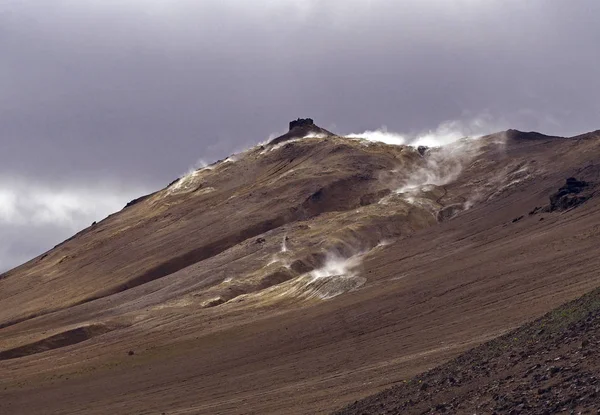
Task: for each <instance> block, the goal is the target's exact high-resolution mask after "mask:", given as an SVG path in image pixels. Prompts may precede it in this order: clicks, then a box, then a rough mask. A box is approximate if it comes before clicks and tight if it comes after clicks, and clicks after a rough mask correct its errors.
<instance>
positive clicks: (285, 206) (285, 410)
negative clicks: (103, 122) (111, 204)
mask: <svg viewBox="0 0 600 415" xmlns="http://www.w3.org/2000/svg"><path fill="white" fill-rule="evenodd" d="M280 144H282V145H280ZM599 158H600V134H598V133H590V134H587V135H582V136H578V137H572V138H568V139H567V138H560V137H553V136H545V135H542V134H538V133H520V132H517V131H515V130H511V131H508V132H500V133H496V134H491V135H488V136H485V137H481V138H478V139H468V138H465V139H463V140H459V141H457V142H455V143H452V144H448V145H446V146H443V147H437V148H429V149H426V151H419V150H418V149H417V148H414V147H412V146H405V145H390V144H384V143H381V142H373V141H368V140H364V139H356V138H347V137H342V136H338V135H335V134H333V133H331V132H329V131H327V130H324V129H322V128H320V127H318V126H316V125H315V124H314V122H313V121H312V120H311V119H298V120H295V121H292V122H291V123H290V131H288V133H286V134H284V135H282V136H281V137H278V138H276V139H274V140H273V141H271V143H269V144H267V145H257V146H256V147H254V148H251V149H249V150H247V151H245V152H243V153H241V154H237V155H234V156H232V157H229V158H227V159H225V160H222V161H220V162H217V163H214V164H213V165H210V166H207V167H204V168H202V169H198V170H195V171H193V172H191V173H189V174H187V175H185V176H184V177H181V178H180V179H178V180H176V181H174V182H172V183H171V184H170V185H169V186H167V187H165V188H164V189H161V190H158V191H157V192H155V193H152V194H150V195H147V196H145V197H141V198H139V199H136V200H135V202H134V203H133V202H132V203H130V204H128V207H127V208H126V209H123V210H122V211H120V212H117V213H115V214H113V215H111V216H109V217H108V218H106V219H104V220H102V221H100V222H98V223H95V224H93V225H92V226H90V227H89V228H87V229H84V230H82V231H81V232H79V233H78V234H76V235H74V236H73V237H72V238H70V239H68V240H67V241H64V242H63V243H61V244H59V245H57V246H56V247H55V248H53V249H51V250H50V251H48V252H46V253H45V254H43V255H40V256H39V257H37V258H35V259H33V260H31V261H29V262H27V263H25V264H23V265H21V266H19V267H17V268H15V269H13V270H11V271H9V272H7V273H5V274H2V275H1V276H0V304H1V307H0V371H1V373H2V374H3V376H2V377H1V378H0V413H15V414H17V413H18V414H39V413H48V414H54V413H86V414H105V413H112V414H130V413H142V412H143V413H158V414H160V413H165V414H171V413H179V414H183V413H189V414H214V413H223V414H245V413H260V414H306V413H328V412H330V411H333V410H336V409H338V408H341V407H344V406H346V405H348V404H351V403H353V402H355V401H357V400H358V399H360V398H363V397H366V396H367V395H370V394H373V393H376V392H379V391H381V390H382V389H384V388H387V387H388V386H391V385H398V386H397V387H402V385H404V384H405V382H404V381H406V383H408V380H409V379H411V378H412V377H413V376H414V375H416V374H419V373H421V372H424V371H426V370H428V369H431V368H433V367H436V366H439V365H441V364H443V363H445V362H447V361H449V360H450V359H452V358H455V357H456V356H458V355H460V354H461V353H462V352H464V351H465V350H468V349H471V348H473V347H475V346H478V345H480V344H482V343H484V342H486V341H488V340H490V339H493V338H496V337H498V336H500V335H502V334H503V333H506V332H507V331H509V330H511V329H513V328H515V327H517V326H520V325H522V324H523V323H525V322H527V321H529V320H531V319H534V318H537V317H539V316H541V315H543V314H544V313H547V312H549V311H550V310H552V309H553V308H554V307H557V306H559V305H560V304H562V303H564V302H566V301H569V300H573V299H575V298H577V297H579V296H581V295H582V294H584V293H586V292H588V291H590V290H591V289H593V288H595V287H597V286H598V285H600V276H599V275H598V273H597V272H596V271H597V269H598V268H600V256H599V255H597V246H598V244H599V243H600V232H598V229H600V202H599V199H598V198H596V197H595V195H596V192H597V189H598V183H600V164H599V163H598V161H597V160H598V159H599ZM561 313H562V312H561ZM560 315H562V314H560ZM594 315H595V314H594ZM549 329H550V328H548V327H546V328H545V330H549ZM527 333H529V332H527ZM523 341H526V340H523ZM503 350H504V349H503ZM541 354H543V353H541ZM553 356H554V354H553ZM558 357H560V356H558ZM589 359H590V360H589V361H590V362H591V361H592V359H595V357H593V355H590V356H589ZM528 363H529V362H528ZM542 363H543V364H544V365H546V363H544V362H542ZM542 363H540V365H541V364H542ZM535 364H538V363H537V362H531V365H530V366H534V365H535ZM552 365H553V366H558V365H560V363H552ZM500 366H502V365H500ZM500 366H498V367H495V368H494V367H489V368H487V369H486V370H488V371H494V370H501V369H502V368H501V367H500ZM504 366H506V365H504ZM504 366H502V367H504ZM540 367H541V366H540ZM536 370H537V369H536ZM553 370H554V369H553ZM561 370H562V369H561ZM458 372H460V370H459V371H458ZM551 372H552V371H551V370H549V371H546V372H544V373H547V374H548V376H550V373H551ZM436 373H437V372H436ZM443 373H447V371H443ZM448 373H449V372H448ZM452 373H455V371H452ZM469 373H471V372H469ZM485 373H486V372H485V371H482V372H481V373H480V374H478V375H477V376H478V377H479V378H481V377H482V376H484V375H485ZM490 373H491V372H490ZM562 373H568V371H567V370H566V369H565V370H564V371H563V372H560V371H558V372H556V371H554V372H552V374H553V375H556V374H558V375H556V376H562V375H561V374H562ZM569 373H570V372H569ZM453 376H454V377H453V379H454V383H452V385H455V384H457V385H460V384H461V383H460V382H462V379H463V378H461V377H460V376H458V375H453ZM465 376H466V375H465ZM423 379H428V381H427V382H428V384H432V385H433V384H435V389H434V390H440V391H441V393H446V391H447V387H446V386H444V385H446V383H447V382H450V381H449V380H447V379H441V380H440V379H438V378H435V383H433V380H431V379H432V378H431V376H429V377H424V378H423ZM465 379H466V378H465ZM502 379H504V378H502ZM556 379H557V380H558V379H559V378H556ZM421 387H423V386H419V388H412V389H410V390H408V389H407V391H408V392H403V393H404V395H403V394H401V395H399V396H407V399H403V400H402V401H401V402H400V403H399V405H401V407H402V411H401V413H415V412H417V410H418V411H420V412H419V413H421V412H423V411H424V410H425V409H427V408H423V407H422V405H421V406H418V408H417V406H415V407H414V408H413V407H412V406H411V405H412V404H411V403H410V402H413V403H415V405H416V403H418V402H421V401H420V398H419V396H420V395H418V394H419V393H429V392H427V387H423V389H422V390H421V389H420V388H421ZM553 390H555V389H553ZM556 390H558V389H556ZM409 392H410V398H408V396H409ZM544 393H545V392H544ZM552 393H554V392H552ZM415 394H416V395H415ZM388 395H389V394H386V395H385V396H388ZM393 396H396V395H393ZM440 396H442V398H439V399H440V400H441V401H440V402H441V403H443V402H442V401H444V399H445V398H443V396H446V395H440ZM477 396H479V395H477ZM481 396H483V395H481ZM485 396H487V395H485ZM385 399H388V398H385ZM389 399H390V402H394V404H395V403H396V401H395V400H394V399H392V398H389ZM427 399H430V398H427ZM436 399H437V398H436ZM490 399H491V398H490ZM409 400H410V402H409ZM427 402H429V401H427ZM432 402H433V401H432ZM436 402H437V401H436ZM444 402H445V401H444ZM511 402H512V401H511ZM573 402H575V401H573ZM577 402H579V401H577ZM371 403H372V400H371V401H366V403H364V404H357V405H356V406H355V407H350V408H348V409H347V411H349V412H347V413H355V412H356V411H359V412H360V411H361V410H362V408H371V409H372V408H373V405H371ZM441 403H440V405H441ZM376 404H377V405H379V404H380V401H376ZM384 404H385V403H384ZM565 405H567V404H565ZM473 407H474V408H476V407H477V405H475V406H473ZM353 408H354V409H353ZM415 408H416V409H415ZM440 408H441V406H440ZM444 408H446V406H444ZM447 408H449V409H448V410H449V411H451V412H452V411H454V412H457V410H454V409H456V408H454V409H452V408H451V407H450V406H447ZM469 408H471V407H469ZM371 409H369V410H371ZM387 409H390V411H392V413H393V407H392V406H389V407H386V410H387ZM353 411H354V412H353ZM433 411H434V412H435V408H434V409H433ZM458 412H460V411H458ZM500 412H501V410H500ZM356 413H358V412H356ZM361 413H362V412H361ZM373 413H377V412H373ZM470 413H472V412H470Z"/></svg>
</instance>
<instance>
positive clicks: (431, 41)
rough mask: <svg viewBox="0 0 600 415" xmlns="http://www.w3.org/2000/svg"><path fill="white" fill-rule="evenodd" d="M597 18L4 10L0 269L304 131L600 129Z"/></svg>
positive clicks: (598, 11) (301, 8)
mask: <svg viewBox="0 0 600 415" xmlns="http://www.w3.org/2000/svg"><path fill="white" fill-rule="evenodd" d="M598 16H600V2H599V1H597V0H572V1H561V0H527V1H523V0H504V1H500V0H394V1H392V0H264V1H261V0H253V1H250V0H52V1H48V0H4V1H1V2H0V132H1V133H0V270H1V269H6V268H8V267H10V266H13V265H16V264H18V263H20V262H22V261H24V260H26V259H28V258H30V257H32V256H34V255H37V254H39V253H41V252H43V251H44V250H46V249H48V248H51V247H52V246H53V245H54V244H56V243H58V242H60V241H62V240H63V239H65V238H66V237H68V236H70V235H71V234H72V233H73V232H75V231H77V230H79V229H81V228H83V227H85V226H87V225H89V223H91V222H92V221H93V220H99V219H102V218H103V217H104V216H106V215H107V214H108V213H110V212H112V211H114V210H118V209H120V208H121V207H122V206H123V205H124V204H125V203H126V202H127V201H128V200H130V199H132V198H133V197H137V196H139V195H140V194H142V193H144V192H148V191H151V190H155V189H157V188H160V187H163V186H164V185H165V184H167V183H169V182H170V181H171V180H173V179H174V178H175V177H177V176H179V175H181V174H182V173H184V172H185V171H186V170H188V169H189V167H190V166H192V165H194V164H195V163H196V162H197V161H198V160H199V159H202V160H205V161H207V162H210V161H214V160H215V159H218V158H222V157H224V156H227V155H229V154H231V153H233V152H235V151H239V150H242V149H244V148H246V147H249V146H250V145H252V144H254V143H257V142H259V141H263V140H265V139H266V138H267V137H268V136H269V135H270V134H272V133H277V132H284V131H285V129H286V126H287V122H288V121H289V120H290V119H292V118H296V117H307V116H310V117H313V118H314V119H315V121H316V122H317V123H318V124H319V125H321V126H323V127H325V128H329V129H332V130H334V131H335V132H338V133H344V134H347V133H358V132H362V131H365V130H373V129H377V128H380V127H382V126H387V128H388V130H390V131H395V132H400V133H409V134H410V133H418V132H423V131H429V130H435V129H436V128H437V127H438V125H440V123H443V122H445V121H457V122H459V123H463V124H461V125H470V124H469V123H473V120H484V127H483V128H488V129H490V131H489V132H491V130H493V129H495V128H506V127H512V128H518V129H523V130H538V131H542V132H547V133H553V134H565V135H568V134H575V133H580V132H585V131H589V130H595V129H598V128H600V117H599V115H600V100H599V99H598V97H599V96H600V80H599V77H598V68H600V48H599V47H598V41H599V40H600V26H599V25H598V24H597V17H598ZM478 122H479V121H478ZM478 125H480V124H478ZM480 127H481V125H480Z"/></svg>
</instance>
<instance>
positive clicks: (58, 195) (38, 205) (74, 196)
mask: <svg viewBox="0 0 600 415" xmlns="http://www.w3.org/2000/svg"><path fill="white" fill-rule="evenodd" d="M145 193H147V191H145V189H142V188H141V187H140V188H131V189H126V188H123V187H121V186H118V185H112V184H108V183H107V184H95V185H93V186H89V185H82V184H75V185H56V184H44V183H40V182H36V181H33V180H30V179H25V178H15V177H11V178H0V234H1V235H2V238H0V272H3V271H6V270H8V269H10V268H12V267H14V266H17V265H19V264H21V263H23V262H24V261H27V260H29V259H31V258H33V257H35V256H37V255H39V254H41V253H42V252H44V251H46V250H48V249H50V248H52V246H54V245H56V244H57V243H59V242H62V241H63V240H64V239H66V238H68V237H70V236H72V235H73V234H74V233H76V232H78V231H79V230H81V229H84V228H85V227H87V226H89V225H91V223H92V222H94V221H100V220H102V219H104V218H105V217H106V216H108V215H109V214H111V213H114V212H116V211H118V210H120V209H122V208H123V206H124V205H125V204H126V203H127V202H128V201H129V200H131V199H133V198H135V197H139V196H140V195H142V194H145Z"/></svg>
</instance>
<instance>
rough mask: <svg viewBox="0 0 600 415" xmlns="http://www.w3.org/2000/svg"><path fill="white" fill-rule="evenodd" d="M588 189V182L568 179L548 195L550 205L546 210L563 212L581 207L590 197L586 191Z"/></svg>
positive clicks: (572, 178)
mask: <svg viewBox="0 0 600 415" xmlns="http://www.w3.org/2000/svg"><path fill="white" fill-rule="evenodd" d="M588 188H589V183H588V182H584V181H582V180H577V179H576V178H574V177H569V178H568V179H567V181H566V183H565V185H564V186H562V187H561V188H560V189H558V191H557V192H556V193H553V194H552V195H550V205H549V206H548V207H547V209H546V210H547V211H549V212H554V211H563V210H567V209H570V208H573V207H576V206H579V205H581V204H582V203H584V202H585V201H586V200H588V199H589V198H590V197H592V194H591V192H588V191H586V190H588Z"/></svg>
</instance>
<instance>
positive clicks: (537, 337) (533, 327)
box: [336, 290, 600, 415]
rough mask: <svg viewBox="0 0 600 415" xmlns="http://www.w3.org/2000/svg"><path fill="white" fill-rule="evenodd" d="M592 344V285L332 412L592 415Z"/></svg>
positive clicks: (595, 377) (599, 330)
mask: <svg viewBox="0 0 600 415" xmlns="http://www.w3.org/2000/svg"><path fill="white" fill-rule="evenodd" d="M599 346H600V290H595V291H594V292H592V293H590V294H587V295H585V296H583V297H581V298H579V299H577V300H575V301H573V302H571V303H568V304H566V305H564V306H562V307H559V308H558V309H556V310H554V311H551V312H550V313H548V314H546V315H545V316H544V317H542V318H540V319H538V320H536V321H534V322H532V323H529V324H526V325H524V326H522V327H521V328H519V329H517V330H515V331H513V332H511V333H508V334H506V335H504V336H502V337H500V338H498V339H495V340H492V341H490V342H488V343H485V344H483V345H481V346H479V347H477V348H475V349H472V350H470V351H468V352H467V353H465V354H463V355H462V356H460V357H458V358H457V359H455V360H453V361H451V362H449V363H447V364H445V365H443V366H440V367H438V368H435V369H433V370H431V371H429V372H427V373H425V374H422V375H419V376H417V377H415V378H413V379H410V380H405V381H404V382H403V383H401V384H400V385H397V386H394V387H392V388H391V389H388V390H386V391H384V392H382V393H379V394H377V395H373V396H371V397H368V398H366V399H363V400H361V401H357V402H355V403H354V404H352V405H350V406H348V407H346V408H344V409H342V410H340V411H338V412H336V414H338V415H357V414H361V415H362V414H439V413H460V414H475V413H477V414H492V413H496V414H555V413H571V414H578V413H581V414H585V413H597V411H598V408H600V354H599V353H597V350H598V347H599Z"/></svg>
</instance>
